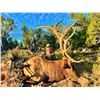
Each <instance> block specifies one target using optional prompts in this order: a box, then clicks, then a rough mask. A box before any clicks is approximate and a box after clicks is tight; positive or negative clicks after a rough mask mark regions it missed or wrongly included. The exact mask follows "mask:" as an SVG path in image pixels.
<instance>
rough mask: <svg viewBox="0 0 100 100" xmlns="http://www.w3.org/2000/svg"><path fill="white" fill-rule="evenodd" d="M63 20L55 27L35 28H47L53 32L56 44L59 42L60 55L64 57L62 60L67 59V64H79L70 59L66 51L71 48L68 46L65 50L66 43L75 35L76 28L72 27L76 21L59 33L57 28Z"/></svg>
mask: <svg viewBox="0 0 100 100" xmlns="http://www.w3.org/2000/svg"><path fill="white" fill-rule="evenodd" d="M62 21H63V20H61V21H59V22H58V23H57V24H56V25H55V26H53V27H51V26H40V27H37V28H47V29H50V30H52V31H53V33H54V34H55V36H56V38H57V40H58V42H59V46H60V51H61V53H62V55H63V56H64V59H67V60H68V61H69V62H75V63H80V62H81V61H82V60H79V61H77V60H74V59H73V58H72V57H70V56H69V55H68V53H67V51H68V50H69V49H70V48H71V46H69V47H68V48H67V43H68V40H69V39H70V38H71V37H72V36H73V35H74V34H75V31H76V28H75V27H73V26H74V25H75V23H76V20H75V21H74V22H73V23H72V25H71V26H70V27H68V28H66V27H64V28H63V31H62V32H63V33H61V32H59V31H58V30H57V27H58V25H59V24H60V23H61V22H62ZM72 29H73V32H72V34H71V35H70V36H69V37H68V38H66V34H67V33H68V32H69V31H70V30H72Z"/></svg>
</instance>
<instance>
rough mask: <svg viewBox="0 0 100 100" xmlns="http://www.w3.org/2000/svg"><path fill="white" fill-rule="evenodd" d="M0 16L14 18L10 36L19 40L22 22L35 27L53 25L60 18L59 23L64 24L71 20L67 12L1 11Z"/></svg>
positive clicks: (20, 38) (29, 26)
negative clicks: (14, 26) (13, 26)
mask: <svg viewBox="0 0 100 100" xmlns="http://www.w3.org/2000/svg"><path fill="white" fill-rule="evenodd" d="M1 16H4V17H5V18H11V19H13V20H14V23H15V25H16V28H15V29H14V30H13V31H12V32H10V36H11V37H12V38H13V39H16V40H17V41H19V42H20V41H21V40H22V24H26V25H27V26H28V28H33V29H35V28H36V27H38V26H46V25H48V26H49V25H55V24H56V23H57V22H58V21H60V20H61V19H63V22H62V23H61V24H62V25H65V26H66V24H68V25H70V24H71V22H72V19H71V18H70V14H69V13H1Z"/></svg>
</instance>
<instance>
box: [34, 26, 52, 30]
mask: <svg viewBox="0 0 100 100" xmlns="http://www.w3.org/2000/svg"><path fill="white" fill-rule="evenodd" d="M37 28H47V29H51V30H53V28H52V27H51V26H40V27H37ZM37 28H36V29H37Z"/></svg>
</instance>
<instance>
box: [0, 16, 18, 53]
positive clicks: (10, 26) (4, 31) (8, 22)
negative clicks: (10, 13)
mask: <svg viewBox="0 0 100 100" xmlns="http://www.w3.org/2000/svg"><path fill="white" fill-rule="evenodd" d="M14 28H15V24H14V20H12V19H10V18H6V19H5V18H4V17H3V16H1V40H2V44H1V50H2V54H3V52H5V51H7V50H9V49H13V48H15V47H16V46H18V45H19V44H18V42H17V40H13V39H12V38H11V37H10V36H9V33H10V32H11V31H13V30H14Z"/></svg>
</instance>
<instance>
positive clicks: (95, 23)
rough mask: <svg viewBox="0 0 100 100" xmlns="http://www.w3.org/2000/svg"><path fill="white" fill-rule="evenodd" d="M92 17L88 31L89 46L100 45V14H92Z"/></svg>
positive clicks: (87, 42) (87, 43)
mask: <svg viewBox="0 0 100 100" xmlns="http://www.w3.org/2000/svg"><path fill="white" fill-rule="evenodd" d="M91 19H92V20H91V23H90V25H89V27H88V29H87V33H86V36H87V38H86V45H87V46H88V47H91V46H94V45H98V41H99V40H100V14H99V13H95V14H92V15H91Z"/></svg>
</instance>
